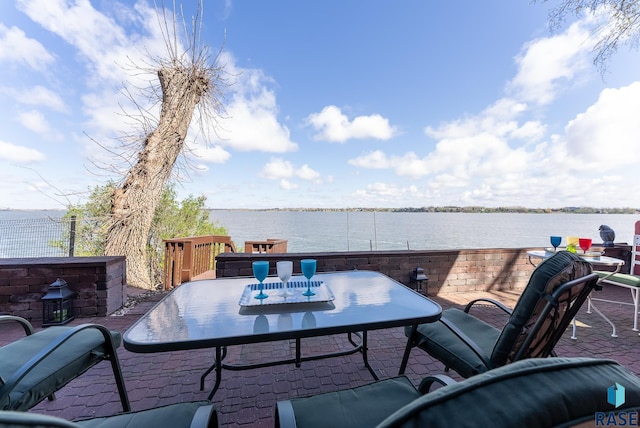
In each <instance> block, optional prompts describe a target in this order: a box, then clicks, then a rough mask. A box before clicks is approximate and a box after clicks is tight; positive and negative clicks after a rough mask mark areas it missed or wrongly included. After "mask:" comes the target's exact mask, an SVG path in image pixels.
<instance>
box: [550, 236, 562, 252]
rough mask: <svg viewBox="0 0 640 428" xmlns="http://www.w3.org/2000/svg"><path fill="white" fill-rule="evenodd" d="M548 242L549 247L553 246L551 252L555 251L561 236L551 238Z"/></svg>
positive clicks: (560, 241)
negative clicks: (549, 242)
mask: <svg viewBox="0 0 640 428" xmlns="http://www.w3.org/2000/svg"><path fill="white" fill-rule="evenodd" d="M550 241H551V245H553V251H557V249H558V247H559V246H560V244H561V243H562V236H552V237H551V238H550Z"/></svg>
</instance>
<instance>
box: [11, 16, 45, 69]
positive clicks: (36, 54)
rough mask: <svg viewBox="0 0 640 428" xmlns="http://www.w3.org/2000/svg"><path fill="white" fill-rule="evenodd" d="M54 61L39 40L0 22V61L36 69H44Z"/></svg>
mask: <svg viewBox="0 0 640 428" xmlns="http://www.w3.org/2000/svg"><path fill="white" fill-rule="evenodd" d="M54 61H55V58H54V56H53V55H51V54H50V53H49V52H48V51H47V49H46V48H45V47H44V46H42V44H41V43H40V42H38V41H37V40H34V39H30V38H29V37H27V35H26V34H25V33H24V31H22V30H21V29H19V28H17V27H15V26H14V27H11V28H8V27H6V26H5V25H4V24H2V23H1V22H0V63H2V62H7V63H10V64H17V65H26V66H28V67H30V68H32V69H33V70H36V71H45V70H46V69H47V66H48V65H49V64H51V63H53V62H54Z"/></svg>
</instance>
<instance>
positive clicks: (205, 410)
mask: <svg viewBox="0 0 640 428" xmlns="http://www.w3.org/2000/svg"><path fill="white" fill-rule="evenodd" d="M217 426H218V414H217V413H216V411H215V408H214V407H213V404H208V405H206V406H200V407H198V410H196V413H195V414H194V415H193V418H192V419H191V425H189V427H190V428H198V427H204V428H209V427H217Z"/></svg>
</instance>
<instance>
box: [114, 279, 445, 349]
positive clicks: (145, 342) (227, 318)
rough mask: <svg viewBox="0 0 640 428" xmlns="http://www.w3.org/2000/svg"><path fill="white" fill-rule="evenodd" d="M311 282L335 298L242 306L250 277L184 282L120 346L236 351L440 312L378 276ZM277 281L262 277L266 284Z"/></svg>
mask: <svg viewBox="0 0 640 428" xmlns="http://www.w3.org/2000/svg"><path fill="white" fill-rule="evenodd" d="M302 280H305V281H306V279H305V278H303V277H297V276H296V277H292V278H291V281H302ZM313 280H318V281H323V282H324V283H325V284H326V286H327V287H328V288H329V289H330V290H331V292H332V293H333V296H334V297H335V298H334V299H333V300H331V301H327V302H308V303H307V302H297V303H285V302H283V304H273V303H272V304H268V305H257V306H255V305H254V306H241V305H240V304H239V301H240V298H241V296H242V294H243V291H244V290H245V288H246V286H247V285H248V284H251V283H254V282H255V278H250V277H249V278H221V279H214V280H201V281H192V282H188V283H184V284H182V285H180V286H179V287H177V288H176V289H174V290H173V291H172V292H171V293H169V294H168V295H167V296H165V297H164V298H163V299H162V300H161V301H160V302H158V304H157V305H156V306H155V307H154V308H153V309H151V310H150V311H149V312H147V313H146V314H145V315H144V316H143V317H142V318H140V319H139V320H138V321H137V322H136V323H135V324H134V325H133V326H131V328H129V330H127V331H126V332H125V334H124V337H123V341H124V346H125V348H126V349H128V350H130V351H133V352H161V351H171V350H180V349H197V348H208V347H215V346H226V345H238V344H246V343H255V342H265V341H272V340H280V339H291V338H302V337H311V336H321V335H328V334H337V333H344V332H356V331H362V330H374V329H380V328H390V327H399V326H405V325H413V324H418V323H425V322H433V321H436V320H438V319H439V318H440V314H441V312H442V308H441V307H440V306H439V305H438V304H437V303H435V302H433V301H432V300H430V299H428V298H427V297H425V296H423V295H421V294H419V293H417V292H415V291H414V290H411V289H410V288H408V287H405V286H404V285H402V284H400V283H399V282H397V281H395V280H393V279H391V278H389V277H387V276H386V275H383V274H381V273H379V272H373V271H350V272H338V273H324V274H317V275H315V276H314V277H313ZM279 281H280V280H279V279H278V278H277V277H269V278H267V279H266V280H265V284H269V283H275V282H279ZM269 298H270V299H271V298H274V299H275V298H277V297H276V296H271V297H269Z"/></svg>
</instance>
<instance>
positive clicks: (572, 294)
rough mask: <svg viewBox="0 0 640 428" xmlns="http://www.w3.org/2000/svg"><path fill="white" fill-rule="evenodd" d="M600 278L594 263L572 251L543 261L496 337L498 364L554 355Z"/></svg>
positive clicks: (494, 349)
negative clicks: (555, 348)
mask: <svg viewBox="0 0 640 428" xmlns="http://www.w3.org/2000/svg"><path fill="white" fill-rule="evenodd" d="M597 281H598V276H597V275H596V274H593V273H592V268H591V264H590V263H588V262H586V261H584V260H582V259H581V258H580V257H578V256H576V255H575V254H573V253H570V252H568V251H560V252H558V253H556V254H554V255H553V256H551V257H549V258H548V259H546V260H544V261H543V262H542V263H540V265H538V267H537V268H536V269H535V270H534V272H533V273H532V274H531V278H530V279H529V283H528V284H527V286H526V288H525V289H524V291H523V292H522V294H521V296H520V298H519V299H518V302H517V303H516V306H515V307H514V308H513V312H512V314H511V316H510V317H509V320H508V321H507V324H506V325H505V327H504V328H503V330H502V333H501V334H500V337H499V338H498V340H497V341H496V344H495V346H494V348H493V352H492V355H491V362H492V363H493V365H494V367H499V366H502V365H505V364H507V363H510V362H513V361H516V360H520V359H524V358H543V357H548V356H549V355H551V354H552V352H553V348H554V347H555V345H556V344H557V342H558V340H560V337H562V335H563V334H564V331H565V330H566V328H567V327H568V326H569V324H570V323H571V320H572V319H573V318H574V317H575V315H576V313H577V311H578V310H579V309H580V306H582V304H583V303H584V301H585V300H586V299H587V296H588V295H589V293H591V290H593V289H594V288H596V287H598V285H597Z"/></svg>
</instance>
